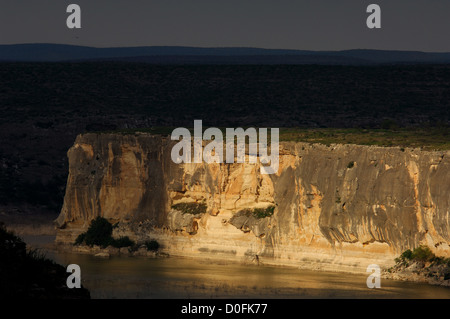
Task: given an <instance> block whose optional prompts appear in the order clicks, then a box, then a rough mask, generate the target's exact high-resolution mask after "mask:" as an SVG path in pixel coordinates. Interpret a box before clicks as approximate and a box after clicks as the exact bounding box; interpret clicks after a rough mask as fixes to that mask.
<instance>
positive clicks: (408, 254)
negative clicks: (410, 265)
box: [400, 249, 413, 260]
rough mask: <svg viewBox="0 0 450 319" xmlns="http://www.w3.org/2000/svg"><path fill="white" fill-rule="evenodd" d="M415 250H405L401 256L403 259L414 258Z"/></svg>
mask: <svg viewBox="0 0 450 319" xmlns="http://www.w3.org/2000/svg"><path fill="white" fill-rule="evenodd" d="M412 255H413V252H412V251H411V249H408V250H405V251H404V252H403V253H402V254H401V255H400V258H402V259H403V260H411V259H412Z"/></svg>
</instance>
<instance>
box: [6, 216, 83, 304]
mask: <svg viewBox="0 0 450 319" xmlns="http://www.w3.org/2000/svg"><path fill="white" fill-rule="evenodd" d="M69 275H70V274H69V273H67V272H66V269H65V268H64V267H63V266H61V265H59V264H56V263H55V262H53V261H52V260H50V259H47V258H45V257H44V256H43V255H41V254H40V253H39V252H37V251H36V250H27V247H26V244H25V243H24V242H23V241H22V239H21V238H19V237H17V236H15V235H14V234H13V233H11V232H9V231H7V230H6V229H5V227H4V225H2V224H0V297H1V298H2V299H5V298H7V299H9V298H18V299H19V298H20V299H24V298H25V299H88V298H90V294H89V291H88V290H86V289H85V288H83V287H81V288H79V289H69V288H68V287H67V285H66V279H67V277H68V276H69Z"/></svg>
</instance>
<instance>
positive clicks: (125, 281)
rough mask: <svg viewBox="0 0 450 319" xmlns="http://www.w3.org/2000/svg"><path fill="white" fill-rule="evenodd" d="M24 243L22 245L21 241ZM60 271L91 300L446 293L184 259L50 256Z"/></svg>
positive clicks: (448, 293)
mask: <svg viewBox="0 0 450 319" xmlns="http://www.w3.org/2000/svg"><path fill="white" fill-rule="evenodd" d="M25 240H26V239H25ZM47 257H48V258H52V259H54V260H55V261H56V262H58V263H60V264H62V265H68V264H78V265H79V266H80V267H81V278H82V284H83V285H84V286H85V287H86V288H88V289H89V290H90V291H91V296H92V298H445V299H450V289H449V288H444V287H436V286H430V285H424V284H414V283H410V282H401V281H393V280H387V279H382V281H381V286H382V287H381V288H380V289H369V288H367V286H366V279H367V276H364V275H352V274H341V273H330V272H314V271H307V270H299V269H294V268H285V267H269V266H256V265H242V264H237V263H227V262H212V261H202V260H199V259H188V258H177V257H170V258H161V259H147V258H138V257H111V258H109V259H102V258H98V257H94V256H90V255H81V254H73V253H59V252H53V251H49V252H47Z"/></svg>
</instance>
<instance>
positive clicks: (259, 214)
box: [252, 206, 275, 219]
mask: <svg viewBox="0 0 450 319" xmlns="http://www.w3.org/2000/svg"><path fill="white" fill-rule="evenodd" d="M274 211H275V206H269V207H266V208H255V209H253V211H252V215H253V217H255V218H258V219H259V218H265V217H270V216H272V215H273V212H274Z"/></svg>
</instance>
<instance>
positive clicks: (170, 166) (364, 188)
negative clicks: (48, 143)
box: [56, 133, 450, 272]
mask: <svg viewBox="0 0 450 319" xmlns="http://www.w3.org/2000/svg"><path fill="white" fill-rule="evenodd" d="M173 144H174V142H172V141H170V140H169V139H167V138H165V137H162V136H152V135H148V134H143V133H137V134H133V135H121V134H84V135H80V136H78V137H77V139H76V141H75V143H74V145H73V147H72V148H71V149H70V150H69V151H68V157H69V177H68V181H67V188H66V195H65V199H64V206H63V209H62V211H61V214H60V216H59V217H58V219H57V220H56V223H57V225H58V227H59V230H58V236H57V241H58V242H60V243H72V242H73V241H74V240H75V238H76V236H77V235H78V234H79V233H81V232H82V231H85V230H86V228H87V227H88V226H89V222H90V221H91V220H92V219H94V218H95V217H97V216H102V217H105V218H107V219H109V220H110V221H111V222H113V223H116V222H119V223H120V224H121V225H123V227H122V230H121V235H127V236H129V237H130V238H132V239H133V240H136V241H140V240H143V239H145V238H144V237H151V238H155V239H157V240H158V241H159V242H160V243H161V246H162V250H163V251H165V252H168V253H169V254H170V255H182V256H201V257H214V258H227V259H236V260H243V259H246V258H247V259H248V258H251V257H254V256H255V255H258V256H259V257H260V260H261V261H262V262H265V263H266V264H278V265H293V266H296V267H304V268H313V269H324V270H339V271H351V272H365V271H366V267H367V265H369V264H373V263H377V264H379V265H380V266H381V267H382V268H388V267H390V266H392V265H393V263H394V262H393V260H394V258H395V256H397V255H398V254H400V253H401V252H402V251H404V250H406V249H408V248H414V247H418V246H419V245H421V244H425V245H427V246H429V247H431V248H432V249H433V252H434V253H435V254H436V255H440V256H446V257H449V256H450V246H449V245H450V225H449V215H450V196H449V194H450V152H448V151H447V152H424V151H420V150H417V149H400V148H382V147H369V146H357V145H331V146H325V145H319V144H307V143H293V142H292V143H280V167H279V171H278V173H277V174H274V175H261V174H260V170H259V165H260V164H259V163H256V164H248V163H245V164H206V163H202V164H175V163H173V162H172V160H171V158H170V151H171V148H172V146H173ZM179 203H194V204H203V205H205V212H204V213H202V214H186V213H183V212H182V211H179V210H176V209H173V206H174V205H177V204H179ZM270 206H274V207H275V208H274V211H273V214H272V215H271V216H266V217H263V218H260V219H258V218H255V217H252V216H251V215H248V214H247V215H246V213H244V212H248V211H249V210H253V209H265V208H267V207H270ZM139 224H141V225H142V224H145V225H147V226H146V227H145V230H143V227H140V229H141V230H140V229H139ZM136 225H138V226H136ZM148 225H151V226H148Z"/></svg>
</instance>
